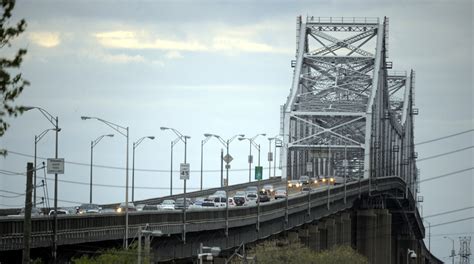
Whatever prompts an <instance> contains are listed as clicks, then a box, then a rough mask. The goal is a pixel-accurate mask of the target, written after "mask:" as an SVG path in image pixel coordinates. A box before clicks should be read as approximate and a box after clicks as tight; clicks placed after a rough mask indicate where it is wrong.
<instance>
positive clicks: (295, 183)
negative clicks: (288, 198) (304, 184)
mask: <svg viewBox="0 0 474 264" xmlns="http://www.w3.org/2000/svg"><path fill="white" fill-rule="evenodd" d="M288 187H289V188H299V187H301V183H300V182H299V181H297V180H289V181H288Z"/></svg>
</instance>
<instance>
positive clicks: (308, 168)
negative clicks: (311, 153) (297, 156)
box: [306, 162, 313, 172]
mask: <svg viewBox="0 0 474 264" xmlns="http://www.w3.org/2000/svg"><path fill="white" fill-rule="evenodd" d="M306 171H307V172H312V171H313V163H312V162H306Z"/></svg>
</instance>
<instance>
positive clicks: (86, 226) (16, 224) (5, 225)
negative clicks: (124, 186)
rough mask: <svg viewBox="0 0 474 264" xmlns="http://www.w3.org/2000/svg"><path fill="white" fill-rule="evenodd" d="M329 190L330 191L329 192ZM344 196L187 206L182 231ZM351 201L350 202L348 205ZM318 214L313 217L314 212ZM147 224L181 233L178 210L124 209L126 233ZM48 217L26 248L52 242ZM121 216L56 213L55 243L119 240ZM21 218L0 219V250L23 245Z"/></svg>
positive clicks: (385, 186)
mask: <svg viewBox="0 0 474 264" xmlns="http://www.w3.org/2000/svg"><path fill="white" fill-rule="evenodd" d="M372 183H376V186H377V191H381V192H385V191H390V190H396V191H397V192H400V191H402V192H403V191H404V190H405V182H404V181H403V180H402V179H401V178H399V177H386V178H379V179H377V180H373V181H372ZM368 190H369V181H368V180H362V181H360V182H352V183H349V184H347V186H346V196H347V198H348V199H352V200H355V199H356V198H357V196H359V195H360V193H362V194H364V193H367V192H368ZM328 194H329V195H328ZM343 200H344V186H343V185H340V186H331V187H330V192H328V191H327V189H322V190H318V191H312V192H306V193H301V194H298V195H295V196H291V197H289V199H288V203H286V200H285V199H281V200H279V201H275V202H272V203H261V205H260V209H258V208H257V207H256V206H249V207H233V208H229V210H228V214H226V210H225V208H216V209H214V208H212V209H199V210H188V211H187V217H186V219H187V221H186V230H187V232H198V231H206V230H216V229H223V228H233V227H239V226H246V225H251V224H255V225H257V226H258V225H260V224H261V223H264V222H266V221H269V220H272V219H275V218H281V217H284V216H285V215H287V214H289V215H292V214H296V213H299V212H301V211H307V212H308V215H311V210H314V209H315V208H321V207H322V208H324V207H325V206H326V205H327V206H328V208H327V214H332V213H335V212H333V211H331V207H332V205H333V204H335V203H336V202H337V203H342V201H343ZM347 206H352V205H347ZM316 217H318V216H316ZM147 223H148V224H149V227H150V229H151V230H161V231H162V233H163V234H180V233H181V232H182V231H183V223H182V212H181V211H141V212H133V213H131V214H129V233H130V234H132V236H133V234H135V233H136V232H137V231H138V227H139V226H143V225H145V224H147ZM51 225H52V221H51V218H50V217H32V238H31V242H32V243H31V248H34V247H46V246H49V245H50V243H51V237H52V226H51ZM124 226H125V218H124V215H123V214H115V213H111V214H107V213H104V214H96V215H58V244H59V245H64V244H77V243H86V242H94V241H103V240H118V239H122V238H123V236H124V231H125V230H124ZM22 240H23V218H18V219H15V218H13V217H2V218H0V251H5V250H15V249H21V248H22V246H23V244H22Z"/></svg>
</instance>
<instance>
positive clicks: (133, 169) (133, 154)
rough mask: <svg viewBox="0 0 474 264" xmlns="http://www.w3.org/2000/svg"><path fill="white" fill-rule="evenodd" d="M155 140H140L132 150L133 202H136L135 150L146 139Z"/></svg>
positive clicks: (142, 138) (150, 137)
mask: <svg viewBox="0 0 474 264" xmlns="http://www.w3.org/2000/svg"><path fill="white" fill-rule="evenodd" d="M147 138H148V139H151V140H153V139H155V137H154V136H145V137H141V138H139V139H138V140H137V141H135V142H133V144H132V145H133V148H132V202H135V149H136V148H137V147H138V145H140V143H142V141H143V140H145V139H147Z"/></svg>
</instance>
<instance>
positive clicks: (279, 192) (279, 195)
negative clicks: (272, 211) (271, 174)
mask: <svg viewBox="0 0 474 264" xmlns="http://www.w3.org/2000/svg"><path fill="white" fill-rule="evenodd" d="M279 198H283V199H284V198H286V190H285V189H277V190H276V191H275V200H276V199H279Z"/></svg>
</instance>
